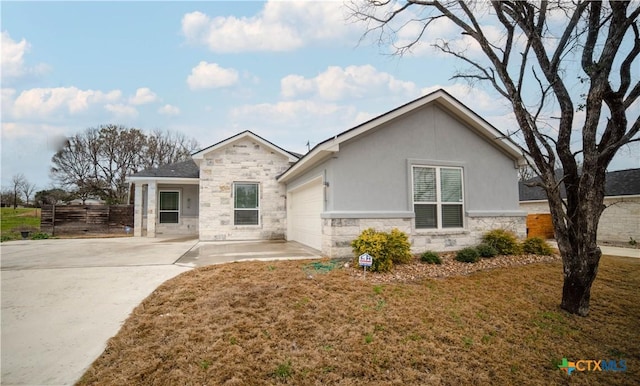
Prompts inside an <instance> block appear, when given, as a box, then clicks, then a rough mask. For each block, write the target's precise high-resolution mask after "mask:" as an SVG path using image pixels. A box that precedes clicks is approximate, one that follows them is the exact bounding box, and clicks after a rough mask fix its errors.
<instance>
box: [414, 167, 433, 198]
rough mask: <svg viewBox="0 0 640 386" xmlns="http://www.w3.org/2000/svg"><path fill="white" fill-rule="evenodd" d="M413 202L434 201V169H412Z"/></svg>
mask: <svg viewBox="0 0 640 386" xmlns="http://www.w3.org/2000/svg"><path fill="white" fill-rule="evenodd" d="M413 201H415V202H435V201H436V169H433V168H413Z"/></svg>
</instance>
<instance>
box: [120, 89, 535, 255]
mask: <svg viewBox="0 0 640 386" xmlns="http://www.w3.org/2000/svg"><path fill="white" fill-rule="evenodd" d="M522 153H523V151H522V149H520V148H519V147H518V146H517V145H515V144H514V143H513V142H512V141H511V140H509V139H508V138H506V137H505V136H504V135H503V134H502V133H501V132H500V131H498V130H497V129H496V128H494V127H493V126H491V125H490V124H489V123H487V122H486V121H485V120H483V119H482V118H481V117H479V116H478V115H476V114H475V113H474V112H473V111H471V110H470V109H469V108H468V107H466V106H465V105H463V104H462V103H460V102H459V101H458V100H456V99H455V98H453V97H452V96H451V95H449V94H448V93H446V92H445V91H443V90H439V91H436V92H434V93H431V94H429V95H426V96H424V97H422V98H419V99H416V100H414V101H412V102H410V103H407V104H405V105H403V106H401V107H398V108H396V109H394V110H392V111H390V112H388V113H386V114H383V115H380V116H378V117H376V118H374V119H372V120H370V121H368V122H365V123H363V124H361V125H358V126H356V127H354V128H352V129H350V130H347V131H345V132H342V133H340V134H338V135H336V136H334V137H333V138H330V139H328V140H326V141H324V142H322V143H320V144H318V145H316V146H315V147H314V148H313V149H311V151H310V152H309V153H307V154H306V155H304V156H302V157H299V155H297V154H294V153H291V152H287V151H286V150H284V149H282V148H280V147H278V146H277V145H275V144H273V143H271V142H269V141H267V140H265V139H264V138H261V137H259V136H257V135H255V134H254V133H252V132H250V131H245V132H243V133H240V134H237V135H235V136H233V137H231V138H228V139H226V140H224V141H222V142H219V143H217V144H215V145H213V146H211V147H208V148H206V149H204V150H201V151H199V152H197V153H195V154H194V155H193V161H188V162H183V163H180V164H174V165H167V166H165V167H162V168H158V169H153V170H146V171H143V172H140V173H136V174H134V175H133V176H131V177H129V181H130V182H131V183H133V184H135V227H134V232H135V235H136V236H142V235H147V236H151V237H153V236H155V235H157V234H160V233H164V234H169V233H171V234H193V235H198V236H199V238H200V240H203V241H204V240H255V239H287V240H294V241H297V242H300V243H302V244H305V245H307V246H310V247H312V248H315V249H318V250H320V251H322V253H323V255H325V256H330V257H339V256H348V255H350V254H351V247H350V243H351V240H353V239H354V238H356V237H357V236H358V235H359V234H360V232H361V231H362V230H364V229H366V228H369V227H374V228H376V229H378V230H390V229H392V228H394V227H395V228H399V229H400V230H402V231H403V232H406V233H407V234H408V235H409V237H410V240H411V242H412V249H413V250H414V252H420V251H424V250H428V249H431V250H455V249H460V248H462V247H465V246H468V245H473V244H475V243H477V242H478V241H479V239H480V237H481V235H482V234H483V233H484V232H486V231H487V230H490V229H495V228H508V229H511V230H513V231H515V232H516V233H517V234H518V235H519V236H521V237H524V235H525V218H526V213H525V212H523V211H521V210H520V208H519V206H518V184H517V177H518V167H519V166H520V165H522V164H523V162H524V159H523V156H522Z"/></svg>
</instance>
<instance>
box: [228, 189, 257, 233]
mask: <svg viewBox="0 0 640 386" xmlns="http://www.w3.org/2000/svg"><path fill="white" fill-rule="evenodd" d="M258 190H259V185H258V184H257V183H250V182H236V183H234V184H233V224H234V225H258V224H259V218H260V204H259V203H260V198H259V193H258Z"/></svg>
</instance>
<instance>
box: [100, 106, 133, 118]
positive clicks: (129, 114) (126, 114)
mask: <svg viewBox="0 0 640 386" xmlns="http://www.w3.org/2000/svg"><path fill="white" fill-rule="evenodd" d="M104 108H105V110H107V111H109V112H111V113H113V114H114V115H115V116H116V117H118V118H135V117H137V116H138V110H136V109H135V107H133V106H129V105H125V104H122V103H115V104H114V103H108V104H106V105H105V106H104Z"/></svg>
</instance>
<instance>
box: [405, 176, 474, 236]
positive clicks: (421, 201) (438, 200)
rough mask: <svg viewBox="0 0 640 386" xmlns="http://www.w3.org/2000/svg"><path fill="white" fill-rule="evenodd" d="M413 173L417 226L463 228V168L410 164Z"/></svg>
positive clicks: (421, 227)
mask: <svg viewBox="0 0 640 386" xmlns="http://www.w3.org/2000/svg"><path fill="white" fill-rule="evenodd" d="M412 174H413V211H414V213H415V216H416V217H415V219H416V220H415V221H416V228H417V229H443V228H462V227H463V226H464V222H463V213H464V208H463V205H464V204H463V203H464V193H463V186H462V168H455V167H441V166H413V173H412Z"/></svg>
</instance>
